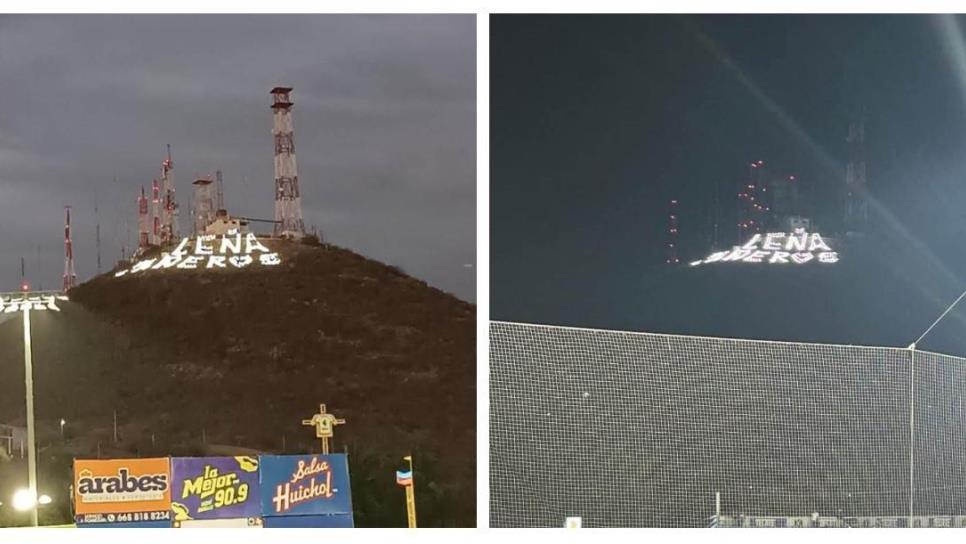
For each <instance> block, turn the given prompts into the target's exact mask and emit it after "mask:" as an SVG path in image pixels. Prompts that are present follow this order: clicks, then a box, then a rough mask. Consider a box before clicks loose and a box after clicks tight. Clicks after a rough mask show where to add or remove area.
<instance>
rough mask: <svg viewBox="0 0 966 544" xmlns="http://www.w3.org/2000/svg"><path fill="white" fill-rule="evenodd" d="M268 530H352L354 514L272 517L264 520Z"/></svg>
mask: <svg viewBox="0 0 966 544" xmlns="http://www.w3.org/2000/svg"><path fill="white" fill-rule="evenodd" d="M263 522H264V524H265V528H266V529H272V528H275V527H278V528H286V527H288V528H293V529H352V528H353V524H352V514H328V515H320V516H271V517H267V518H265V519H264V520H263Z"/></svg>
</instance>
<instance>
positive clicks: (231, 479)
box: [171, 456, 262, 521]
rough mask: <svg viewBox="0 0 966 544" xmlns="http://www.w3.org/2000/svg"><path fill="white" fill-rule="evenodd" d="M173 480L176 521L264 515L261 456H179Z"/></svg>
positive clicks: (173, 505)
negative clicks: (259, 484)
mask: <svg viewBox="0 0 966 544" xmlns="http://www.w3.org/2000/svg"><path fill="white" fill-rule="evenodd" d="M171 480H172V482H171V512H172V513H173V514H174V519H175V521H187V520H199V519H231V518H236V519H238V518H240V519H245V518H252V517H258V516H260V515H261V510H262V505H261V502H260V501H261V497H260V494H259V486H258V458H257V457H248V456H239V457H175V458H173V459H171Z"/></svg>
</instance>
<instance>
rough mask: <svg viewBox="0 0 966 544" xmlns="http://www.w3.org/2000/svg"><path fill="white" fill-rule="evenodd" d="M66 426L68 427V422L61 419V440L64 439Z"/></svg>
mask: <svg viewBox="0 0 966 544" xmlns="http://www.w3.org/2000/svg"><path fill="white" fill-rule="evenodd" d="M64 425H67V420H65V419H64V418H60V439H61V440H63V439H64Z"/></svg>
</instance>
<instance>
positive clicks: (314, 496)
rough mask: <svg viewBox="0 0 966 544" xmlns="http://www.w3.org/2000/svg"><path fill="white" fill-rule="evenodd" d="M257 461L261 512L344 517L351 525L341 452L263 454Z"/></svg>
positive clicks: (346, 468)
mask: <svg viewBox="0 0 966 544" xmlns="http://www.w3.org/2000/svg"><path fill="white" fill-rule="evenodd" d="M259 461H260V463H261V467H260V468H261V488H262V515H264V516H266V517H269V516H305V515H322V516H339V517H348V518H349V520H350V522H349V523H350V526H351V516H352V494H351V492H350V490H349V468H348V465H347V463H346V456H345V454H342V453H335V454H328V455H284V456H282V455H263V456H261V457H260V458H259Z"/></svg>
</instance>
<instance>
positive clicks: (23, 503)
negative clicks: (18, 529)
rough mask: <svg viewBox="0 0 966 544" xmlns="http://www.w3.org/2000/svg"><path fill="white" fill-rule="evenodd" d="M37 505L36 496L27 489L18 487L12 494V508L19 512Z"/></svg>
mask: <svg viewBox="0 0 966 544" xmlns="http://www.w3.org/2000/svg"><path fill="white" fill-rule="evenodd" d="M35 506H37V497H36V495H35V494H34V493H31V492H30V490H29V489H20V490H17V492H16V493H14V494H13V508H14V510H17V511H19V512H26V511H27V510H32V509H33V508H34V507H35Z"/></svg>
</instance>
